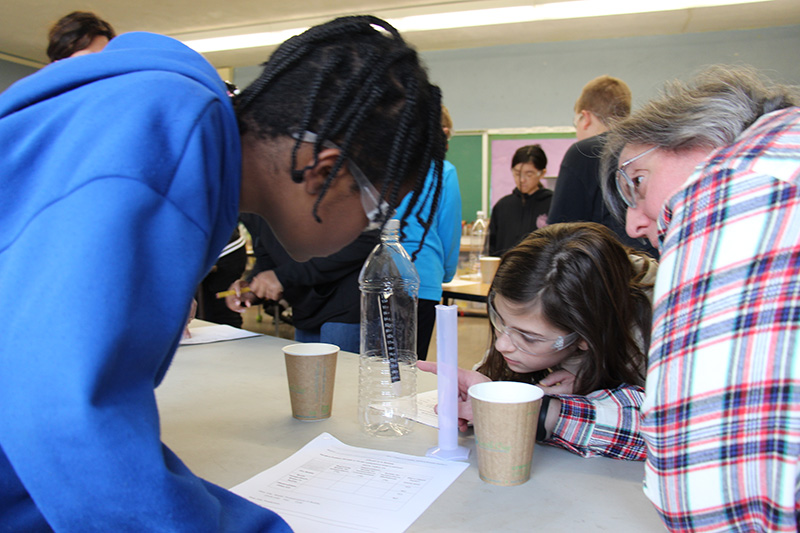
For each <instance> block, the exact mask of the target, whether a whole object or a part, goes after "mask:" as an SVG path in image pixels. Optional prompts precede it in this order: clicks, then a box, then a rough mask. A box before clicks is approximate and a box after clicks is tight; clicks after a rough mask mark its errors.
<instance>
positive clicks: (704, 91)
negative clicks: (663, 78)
mask: <svg viewBox="0 0 800 533" xmlns="http://www.w3.org/2000/svg"><path fill="white" fill-rule="evenodd" d="M798 103H800V92H798V88H797V87H790V86H785V85H777V84H774V83H772V82H771V81H770V80H768V79H767V78H766V77H765V76H763V75H762V74H760V73H759V72H757V71H756V70H755V69H753V68H751V67H746V66H737V67H733V66H725V65H716V66H712V67H709V68H707V69H705V70H703V71H702V72H700V73H699V74H698V75H697V76H696V77H695V78H694V79H693V80H691V81H689V82H682V81H678V80H676V81H672V82H669V83H667V84H666V86H665V87H664V90H663V92H662V94H661V95H660V96H658V97H656V98H655V99H653V100H651V101H650V102H649V103H647V104H646V105H645V106H644V107H642V108H641V109H639V110H637V111H636V112H635V113H633V114H632V115H631V116H630V117H628V118H627V119H624V120H622V121H620V122H618V123H616V124H614V125H613V126H612V128H611V130H610V131H609V133H608V135H607V137H606V142H605V147H604V149H603V156H602V164H601V174H600V176H601V177H602V178H601V182H602V188H603V197H604V199H605V201H606V204H607V205H608V207H609V209H610V211H611V212H612V213H613V214H614V216H615V217H617V218H618V219H619V220H623V221H624V220H625V211H626V206H625V203H624V202H623V201H622V198H620V196H619V193H618V192H617V189H616V172H615V170H616V166H617V161H618V158H619V154H620V152H621V151H622V149H623V148H624V147H625V145H627V144H641V145H646V146H657V147H659V148H661V149H664V150H669V151H672V152H680V151H683V150H691V149H695V148H709V149H712V150H713V149H716V148H719V147H721V146H726V145H729V144H731V143H733V142H734V141H735V140H736V138H737V137H738V136H739V135H740V134H741V133H742V132H743V131H744V130H746V129H747V128H749V127H750V126H751V125H752V124H753V123H754V122H755V121H756V120H758V119H759V117H761V116H762V115H766V114H767V113H771V112H772V111H776V110H778V109H784V108H787V107H792V106H796V105H798Z"/></svg>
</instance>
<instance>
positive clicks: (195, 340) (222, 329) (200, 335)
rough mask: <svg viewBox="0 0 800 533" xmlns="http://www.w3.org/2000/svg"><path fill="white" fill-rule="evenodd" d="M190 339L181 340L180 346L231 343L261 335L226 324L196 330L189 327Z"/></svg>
mask: <svg viewBox="0 0 800 533" xmlns="http://www.w3.org/2000/svg"><path fill="white" fill-rule="evenodd" d="M189 333H191V334H192V336H191V337H189V338H187V339H181V346H185V345H187V344H209V343H211V342H221V341H231V340H235V339H245V338H247V337H258V336H259V335H261V333H253V332H252V331H247V330H245V329H239V328H235V327H233V326H229V325H227V324H214V325H211V326H201V327H198V328H192V327H190V329H189Z"/></svg>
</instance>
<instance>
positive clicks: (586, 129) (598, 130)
mask: <svg viewBox="0 0 800 533" xmlns="http://www.w3.org/2000/svg"><path fill="white" fill-rule="evenodd" d="M574 112H575V118H574V119H573V124H574V125H575V136H576V137H577V138H578V142H576V143H575V144H573V145H572V146H570V147H569V149H568V150H567V153H566V154H564V159H562V160H561V168H560V169H559V171H558V180H556V189H555V192H554V193H553V200H552V204H551V205H550V213H549V215H548V218H547V221H548V223H550V224H557V223H559V222H597V223H598V224H603V225H604V226H606V227H608V228H610V229H611V230H612V231H613V232H614V233H616V234H617V237H619V239H620V241H622V243H623V244H625V245H626V246H630V247H631V248H637V249H639V250H643V251H645V252H647V253H649V254H650V255H652V256H653V257H655V258H658V251H657V250H656V249H655V248H654V247H653V246H652V245H650V244H649V243H647V242H642V240H640V239H633V238H631V237H629V236H628V234H627V233H626V232H625V226H624V225H623V224H621V223H620V222H619V221H618V220H617V219H616V218H615V217H614V216H613V215H612V214H611V211H609V210H608V208H607V207H606V204H605V202H604V201H603V191H602V189H601V187H600V183H601V179H600V156H601V154H602V152H603V144H604V143H605V140H606V132H607V131H608V128H609V126H610V125H611V124H613V123H614V122H615V121H617V120H620V119H623V118H625V117H627V116H628V115H629V114H630V112H631V90H630V88H628V85H627V84H626V83H625V82H624V81H622V80H621V79H619V78H614V77H612V76H608V75H603V76H598V77H597V78H594V79H593V80H591V81H590V82H589V83H587V84H586V85H585V86H584V87H583V90H582V91H581V94H580V96H579V97H578V100H577V101H576V102H575V107H574Z"/></svg>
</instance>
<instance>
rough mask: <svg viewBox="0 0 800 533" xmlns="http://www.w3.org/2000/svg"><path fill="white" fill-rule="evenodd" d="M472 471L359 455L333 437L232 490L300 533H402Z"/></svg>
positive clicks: (390, 455) (454, 464)
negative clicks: (355, 532)
mask: <svg viewBox="0 0 800 533" xmlns="http://www.w3.org/2000/svg"><path fill="white" fill-rule="evenodd" d="M468 466H469V464H468V463H464V462H459V461H442V460H440V459H433V458H429V457H416V456H413V455H405V454H401V453H395V452H385V451H379V450H370V449H367V448H355V447H353V446H348V445H346V444H343V443H341V442H340V441H338V440H337V439H336V438H334V437H333V436H331V435H330V434H328V433H322V434H321V435H320V436H318V437H317V438H315V439H314V440H312V441H311V442H309V443H308V444H306V445H305V446H303V448H301V449H300V450H299V451H298V452H296V453H295V454H294V455H292V456H291V457H289V458H288V459H286V460H284V461H283V462H281V463H279V464H277V465H275V466H273V467H272V468H270V469H268V470H265V471H263V472H261V473H260V474H258V475H256V476H254V477H252V478H250V479H249V480H247V481H245V482H244V483H240V484H239V485H236V486H235V487H233V488H232V489H231V491H232V492H234V493H235V494H238V495H239V496H242V497H244V498H246V499H248V500H250V501H251V502H254V503H256V504H258V505H261V506H262V507H266V508H267V509H271V510H272V511H275V512H276V513H278V514H279V515H280V516H281V517H282V518H283V519H284V520H286V521H287V522H288V523H289V525H290V526H291V527H292V529H294V531H295V532H296V533H310V532H317V531H326V532H341V533H344V532H352V531H364V532H381V533H402V532H403V531H405V530H406V529H407V528H408V527H409V526H410V525H411V524H412V523H413V522H414V520H416V519H417V518H418V517H419V516H420V515H421V514H422V513H423V512H424V511H425V509H427V508H428V506H430V504H431V503H432V502H433V501H434V500H435V499H436V498H438V497H439V495H440V494H442V492H444V491H445V489H447V487H449V486H450V485H451V484H452V483H453V481H455V480H456V478H458V476H460V475H461V473H462V472H463V471H464V470H465V469H466V468H467V467H468Z"/></svg>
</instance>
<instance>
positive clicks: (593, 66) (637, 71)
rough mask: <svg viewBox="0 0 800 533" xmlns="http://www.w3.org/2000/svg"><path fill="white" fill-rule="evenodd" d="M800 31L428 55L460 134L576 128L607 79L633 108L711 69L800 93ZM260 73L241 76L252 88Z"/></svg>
mask: <svg viewBox="0 0 800 533" xmlns="http://www.w3.org/2000/svg"><path fill="white" fill-rule="evenodd" d="M798 50H800V26H782V27H778V28H766V29H756V30H740V31H724V32H708V33H694V34H684V35H656V36H646V37H626V38H620V39H602V40H590V41H566V42H555V43H533V44H520V45H508V46H492V47H485V48H468V49H461V50H440V51H435V52H422V53H421V56H422V57H423V59H424V60H425V62H426V64H427V66H428V70H429V73H430V76H431V79H432V80H433V81H434V82H435V83H436V84H437V85H439V86H440V87H441V88H442V91H443V93H444V102H445V105H447V107H448V109H449V110H450V114H451V115H452V116H453V122H454V126H455V130H456V131H463V130H486V129H494V128H530V127H532V126H571V125H572V118H573V113H572V106H573V105H574V103H575V100H576V98H577V97H578V94H580V90H581V88H582V87H583V85H584V84H585V83H586V82H587V81H589V80H590V79H592V78H594V77H596V76H599V75H601V74H610V75H612V76H617V77H619V78H622V79H624V80H625V81H626V82H627V83H628V84H629V85H630V87H631V90H632V91H633V98H634V106H635V105H636V104H638V103H641V102H645V101H647V100H648V99H650V98H651V97H652V96H654V95H655V94H656V92H657V91H658V89H659V88H660V87H662V86H663V84H664V81H665V80H668V79H674V78H684V79H685V78H688V77H690V76H691V74H692V73H693V72H695V71H697V70H698V69H700V68H702V67H703V66H705V65H709V64H713V63H728V64H737V63H747V64H751V65H753V66H755V67H757V68H759V69H765V70H767V71H771V75H772V76H773V78H774V79H776V80H778V81H782V82H785V83H790V84H794V85H800V62H798V61H797V51H798ZM260 72H261V67H258V66H252V67H244V68H237V69H236V70H235V73H234V80H235V83H236V84H237V85H238V86H239V87H245V86H247V85H248V84H249V83H250V82H251V81H253V80H254V79H255V78H256V77H257V76H258V74H259V73H260Z"/></svg>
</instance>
